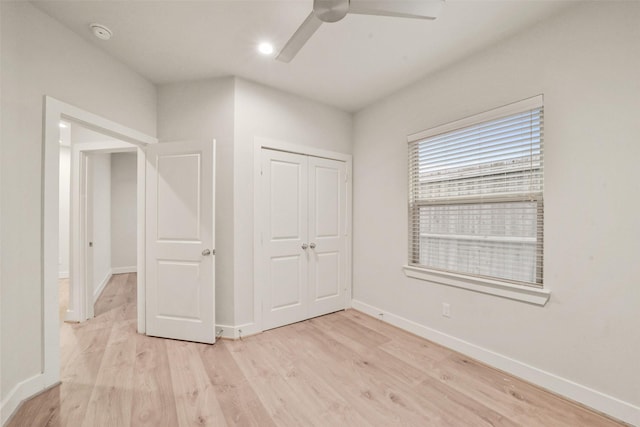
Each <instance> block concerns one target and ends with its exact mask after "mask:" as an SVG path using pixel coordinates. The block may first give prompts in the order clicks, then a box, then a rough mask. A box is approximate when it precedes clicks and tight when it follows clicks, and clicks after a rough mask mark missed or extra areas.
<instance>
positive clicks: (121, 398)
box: [82, 322, 136, 427]
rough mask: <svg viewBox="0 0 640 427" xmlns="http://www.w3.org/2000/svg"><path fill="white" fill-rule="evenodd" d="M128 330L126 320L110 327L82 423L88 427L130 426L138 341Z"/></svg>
mask: <svg viewBox="0 0 640 427" xmlns="http://www.w3.org/2000/svg"><path fill="white" fill-rule="evenodd" d="M128 331H129V325H128V324H127V323H125V322H123V323H121V324H115V325H114V326H113V328H112V330H111V335H110V336H109V344H108V345H107V347H106V349H105V352H104V357H103V359H102V363H101V364H100V371H99V373H98V377H97V378H96V381H95V386H94V388H93V392H92V393H91V398H90V399H89V403H88V406H87V412H86V415H85V418H84V422H83V424H82V425H83V426H85V427H110V426H128V425H131V408H132V404H133V367H134V363H135V359H136V342H135V340H132V339H131V337H130V336H128V334H127V332H128Z"/></svg>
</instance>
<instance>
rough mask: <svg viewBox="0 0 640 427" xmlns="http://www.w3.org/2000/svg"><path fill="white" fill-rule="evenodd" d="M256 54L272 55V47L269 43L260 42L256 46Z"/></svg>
mask: <svg viewBox="0 0 640 427" xmlns="http://www.w3.org/2000/svg"><path fill="white" fill-rule="evenodd" d="M258 52H260V53H261V54H263V55H271V54H272V53H273V45H272V44H271V43H269V42H262V43H260V44H259V45H258Z"/></svg>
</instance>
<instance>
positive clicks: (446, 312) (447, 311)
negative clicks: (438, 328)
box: [442, 302, 451, 317]
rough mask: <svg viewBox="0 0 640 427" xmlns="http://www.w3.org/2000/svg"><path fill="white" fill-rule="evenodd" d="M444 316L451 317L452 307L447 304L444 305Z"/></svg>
mask: <svg viewBox="0 0 640 427" xmlns="http://www.w3.org/2000/svg"><path fill="white" fill-rule="evenodd" d="M442 315H443V316H444V317H451V306H450V305H449V304H448V303H446V302H443V303H442Z"/></svg>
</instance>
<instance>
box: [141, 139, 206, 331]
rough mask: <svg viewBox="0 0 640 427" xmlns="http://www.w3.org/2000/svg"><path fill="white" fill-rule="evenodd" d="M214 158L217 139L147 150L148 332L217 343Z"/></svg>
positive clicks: (165, 145)
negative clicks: (215, 140)
mask: <svg viewBox="0 0 640 427" xmlns="http://www.w3.org/2000/svg"><path fill="white" fill-rule="evenodd" d="M214 156H215V145H214V142H212V141H189V142H172V143H160V144H154V145H152V146H149V147H148V148H147V151H146V157H147V164H146V187H147V188H146V222H147V226H146V271H147V277H146V331H147V335H152V336H157V337H164V338H173V339H179V340H185V341H196V342H203V343H213V342H214V341H215V313H214V308H215V301H214V298H215V292H214V284H215V269H214V265H215V262H214V257H215V251H214V242H215V240H214V236H215V231H214V213H215V208H214V203H215V197H214V189H215V186H214V176H215V174H214V165H215V162H214Z"/></svg>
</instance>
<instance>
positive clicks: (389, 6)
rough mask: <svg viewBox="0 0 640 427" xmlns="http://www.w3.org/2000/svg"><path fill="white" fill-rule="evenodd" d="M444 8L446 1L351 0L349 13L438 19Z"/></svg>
mask: <svg viewBox="0 0 640 427" xmlns="http://www.w3.org/2000/svg"><path fill="white" fill-rule="evenodd" d="M443 6H444V0H350V1H349V13H357V14H360V15H380V16H394V17H398V18H416V19H436V18H437V17H438V15H439V14H440V11H441V10H442V7H443Z"/></svg>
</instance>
